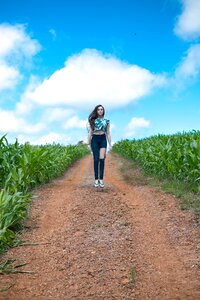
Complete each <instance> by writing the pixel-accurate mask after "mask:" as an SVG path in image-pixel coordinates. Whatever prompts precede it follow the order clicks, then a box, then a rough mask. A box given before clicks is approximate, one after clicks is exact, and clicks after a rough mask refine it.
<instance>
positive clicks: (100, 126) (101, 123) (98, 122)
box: [93, 118, 110, 133]
mask: <svg viewBox="0 0 200 300" xmlns="http://www.w3.org/2000/svg"><path fill="white" fill-rule="evenodd" d="M108 124H110V120H108V119H104V118H97V119H95V121H94V130H93V131H97V130H102V131H104V132H105V133H106V131H107V126H108Z"/></svg>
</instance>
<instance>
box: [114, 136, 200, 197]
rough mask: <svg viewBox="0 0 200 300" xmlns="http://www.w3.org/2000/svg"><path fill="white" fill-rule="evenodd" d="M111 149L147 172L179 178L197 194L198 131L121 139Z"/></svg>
mask: <svg viewBox="0 0 200 300" xmlns="http://www.w3.org/2000/svg"><path fill="white" fill-rule="evenodd" d="M113 151H114V152H117V153H119V154H120V155H122V156H123V157H125V158H128V159H132V160H133V161H135V162H136V163H137V164H138V165H139V166H141V167H142V169H143V170H144V171H145V172H146V173H147V174H150V175H155V176H158V177H160V178H169V179H172V180H177V181H182V182H184V183H187V184H188V185H190V186H191V190H192V191H195V192H197V193H200V131H192V132H188V133H186V132H183V133H177V134H174V135H162V134H159V135H156V136H152V137H149V138H144V139H140V140H135V139H133V140H127V139H126V140H121V141H119V142H117V143H116V144H114V146H113Z"/></svg>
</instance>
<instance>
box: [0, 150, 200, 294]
mask: <svg viewBox="0 0 200 300" xmlns="http://www.w3.org/2000/svg"><path fill="white" fill-rule="evenodd" d="M118 166H119V157H118V156H117V155H114V154H112V155H111V154H110V155H108V156H107V158H106V165H105V187H104V188H94V187H93V185H92V184H93V161H92V157H91V156H87V157H85V158H83V159H81V160H79V161H78V162H76V163H75V164H74V165H73V166H72V167H71V168H70V169H69V170H68V171H67V172H66V173H65V175H64V176H62V177H60V178H59V179H57V180H54V181H53V182H51V183H49V184H47V185H45V186H43V187H41V188H40V189H37V190H35V191H34V194H36V195H38V198H37V199H34V200H33V204H32V208H31V211H30V217H29V218H28V219H27V220H26V222H25V226H26V227H25V230H24V232H23V234H22V236H21V239H22V240H25V241H26V242H28V243H39V244H38V245H35V246H26V247H25V246H24V247H17V248H13V249H10V250H9V251H8V252H7V253H6V254H5V255H4V257H3V258H4V259H6V258H18V263H20V262H21V263H22V262H29V264H28V265H26V266H24V267H23V268H22V269H23V270H31V271H34V272H35V273H34V274H13V275H4V276H1V286H0V288H2V287H3V286H8V285H9V284H14V285H13V286H12V287H11V288H10V289H8V290H7V291H5V292H1V293H0V299H6V300H8V299H13V300H23V299H26V300H27V299H39V300H40V299H41V300H42V299H59V300H60V299H63V300H64V299H70V300H71V299H77V300H84V299H93V300H100V299H106V300H111V299H119V300H121V299H131V300H132V299H133V300H134V299H139V300H140V299H141V300H145V299H153V300H155V299H158V300H161V299H162V300H165V299H170V300H175V299H181V300H183V299H191V300H196V299H200V264H199V254H200V251H197V249H198V246H199V245H200V241H199V228H198V227H197V226H195V221H194V216H193V213H192V212H188V211H187V212H186V211H181V210H180V208H179V204H178V201H177V199H175V198H174V197H173V196H170V195H165V194H163V193H161V192H159V191H158V190H156V188H154V187H149V186H142V185H134V186H131V185H129V184H127V183H126V182H125V181H124V179H123V177H122V175H121V174H120V172H119V169H118Z"/></svg>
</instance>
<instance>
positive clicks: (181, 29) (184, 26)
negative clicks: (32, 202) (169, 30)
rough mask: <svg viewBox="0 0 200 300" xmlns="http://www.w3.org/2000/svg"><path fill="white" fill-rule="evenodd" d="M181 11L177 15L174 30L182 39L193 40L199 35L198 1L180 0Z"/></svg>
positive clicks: (199, 8)
mask: <svg viewBox="0 0 200 300" xmlns="http://www.w3.org/2000/svg"><path fill="white" fill-rule="evenodd" d="M180 1H181V3H182V6H183V11H182V13H181V15H180V16H179V17H178V20H177V23H176V25H175V28H174V31H175V33H176V35H178V36H180V37H181V38H182V39H184V40H193V39H195V38H198V37H199V36H200V1H199V0H180Z"/></svg>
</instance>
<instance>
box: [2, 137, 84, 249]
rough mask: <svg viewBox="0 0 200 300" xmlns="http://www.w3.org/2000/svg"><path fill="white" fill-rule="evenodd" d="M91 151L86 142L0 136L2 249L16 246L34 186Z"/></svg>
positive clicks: (59, 172) (54, 175)
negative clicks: (31, 140) (41, 143)
mask: <svg viewBox="0 0 200 300" xmlns="http://www.w3.org/2000/svg"><path fill="white" fill-rule="evenodd" d="M86 154H88V150H87V148H86V146H85V145H84V144H79V145H69V146H61V145H59V144H53V145H49V144H47V145H44V146H34V145H30V144H29V143H25V144H24V145H21V144H19V143H18V141H17V140H16V142H15V143H14V144H9V143H8V141H7V139H6V136H3V137H2V138H1V139H0V253H1V252H3V251H4V250H5V249H6V248H8V247H10V246H13V243H14V242H15V238H16V232H15V229H16V227H17V226H18V225H19V224H20V223H21V221H22V220H23V219H24V218H25V217H26V216H27V209H28V205H29V204H30V202H31V189H32V188H34V187H36V186H38V185H41V184H43V183H47V182H48V181H50V180H51V179H53V178H56V177H57V176H59V175H61V174H62V173H63V172H64V171H65V170H66V169H67V168H68V167H69V166H70V165H71V164H72V163H73V162H74V161H76V160H77V159H79V158H81V157H83V156H84V155H86Z"/></svg>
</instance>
